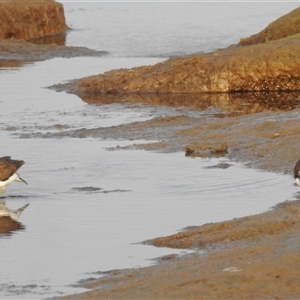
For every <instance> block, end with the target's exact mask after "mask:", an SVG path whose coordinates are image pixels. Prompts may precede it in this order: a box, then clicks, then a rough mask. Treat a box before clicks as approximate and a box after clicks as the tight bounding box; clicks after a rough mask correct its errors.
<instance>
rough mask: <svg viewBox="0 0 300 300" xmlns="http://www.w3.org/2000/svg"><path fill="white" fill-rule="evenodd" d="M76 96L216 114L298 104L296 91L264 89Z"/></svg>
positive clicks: (95, 101) (288, 107)
mask: <svg viewBox="0 0 300 300" xmlns="http://www.w3.org/2000/svg"><path fill="white" fill-rule="evenodd" d="M79 97H80V98H81V99H82V100H83V101H84V102H86V103H89V104H97V105H102V104H110V103H120V102H124V101H129V102H131V103H147V104H151V105H165V106H172V107H189V108H193V109H197V110H206V109H208V108H211V107H214V108H219V109H221V110H222V113H219V114H216V115H215V116H216V117H220V118H221V117H225V116H226V117H228V116H230V117H235V116H241V115H247V114H253V113H258V112H262V111H279V110H284V111H287V110H292V109H295V108H298V107H299V106H300V98H299V92H288V93H287V92H266V93H262V92H260V93H258V92H253V93H230V94H229V93H201V94H159V95H157V94H142V95H137V94H131V95H107V94H106V95H99V94H92V93H81V94H80V95H79Z"/></svg>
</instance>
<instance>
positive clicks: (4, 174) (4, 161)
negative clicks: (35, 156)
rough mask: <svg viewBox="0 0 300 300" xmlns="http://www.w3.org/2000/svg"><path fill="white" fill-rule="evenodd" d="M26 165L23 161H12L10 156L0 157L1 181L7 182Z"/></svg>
mask: <svg viewBox="0 0 300 300" xmlns="http://www.w3.org/2000/svg"><path fill="white" fill-rule="evenodd" d="M24 164H25V162H24V161H23V160H15V159H11V158H10V156H3V157H0V181H5V180H7V179H8V178H9V177H10V176H11V175H13V174H14V173H15V172H17V170H18V169H19V168H20V167H21V166H22V165H24Z"/></svg>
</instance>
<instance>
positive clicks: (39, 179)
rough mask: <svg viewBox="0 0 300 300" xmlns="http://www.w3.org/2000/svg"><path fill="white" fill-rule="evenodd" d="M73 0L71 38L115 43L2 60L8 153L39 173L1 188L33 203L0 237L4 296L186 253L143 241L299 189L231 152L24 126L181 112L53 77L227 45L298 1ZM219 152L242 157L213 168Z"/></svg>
mask: <svg viewBox="0 0 300 300" xmlns="http://www.w3.org/2000/svg"><path fill="white" fill-rule="evenodd" d="M64 6H65V11H66V19H67V22H68V24H69V25H70V27H72V28H73V30H72V31H70V33H69V34H68V36H67V44H68V45H80V46H86V47H90V48H93V49H98V50H105V51H109V52H110V53H109V54H108V55H106V56H102V57H99V58H88V57H84V58H82V57H81V58H74V59H62V58H60V59H52V60H49V61H44V62H38V63H32V64H27V65H26V66H24V67H23V68H20V69H18V68H14V69H2V70H0V82H1V91H2V97H1V99H0V105H1V110H0V138H1V155H11V156H13V157H14V158H17V159H24V160H25V161H26V164H25V165H24V166H23V167H22V169H21V171H20V174H21V176H22V177H23V178H24V179H25V180H26V181H28V183H29V186H26V185H22V184H19V183H13V184H12V185H10V186H9V187H8V189H7V193H6V194H5V195H0V197H1V201H3V200H4V201H6V203H7V206H8V207H9V208H10V209H15V208H18V207H20V206H22V205H24V204H25V203H30V206H29V207H28V208H27V209H26V210H25V211H24V212H23V214H22V215H21V217H20V222H21V223H22V224H23V226H24V227H25V228H24V229H23V230H19V231H14V232H11V233H10V234H6V235H0V245H1V247H0V257H1V273H0V298H1V299H28V298H30V299H34V298H36V299H39V298H46V297H50V296H55V295H60V294H61V293H70V292H79V291H81V289H78V288H74V287H71V286H70V285H71V284H73V283H75V282H76V281H77V280H79V279H82V278H85V277H90V276H92V275H91V274H90V273H91V272H96V271H106V270H110V269H116V268H129V267H138V266H146V265H149V264H151V263H152V261H151V260H150V259H151V258H154V257H158V256H161V255H165V254H170V253H181V252H180V251H176V250H173V249H161V248H159V249H158V248H154V247H150V246H143V245H139V244H135V243H138V242H141V241H143V240H146V239H149V238H152V237H157V236H163V235H167V234H172V233H174V232H176V230H180V229H181V228H183V227H186V226H189V225H200V224H204V223H207V222H217V221H222V220H225V219H231V218H234V217H240V216H244V215H249V214H255V213H259V212H262V211H265V210H267V209H269V208H270V207H271V206H273V205H275V204H276V203H278V202H282V201H284V200H287V199H292V198H293V195H294V194H295V193H296V192H297V191H298V190H297V187H295V186H294V185H293V180H292V177H291V176H288V175H280V174H273V173H269V172H261V171H256V170H251V169H247V168H245V167H244V166H242V165H240V164H236V163H232V162H230V161H228V160H227V159H226V158H223V159H192V158H186V157H185V156H184V153H183V152H180V153H174V154H161V153H153V152H146V151H122V150H120V151H108V150H107V148H109V147H115V146H117V145H120V146H124V145H127V144H132V143H134V142H135V141H126V140H119V141H114V140H101V139H71V138H63V139H53V138H52V139H35V138H29V139H22V138H20V136H21V135H22V133H36V132H52V131H58V130H59V126H57V125H58V124H60V125H61V124H63V125H68V126H70V127H71V128H83V127H85V128H93V127H99V126H105V127H107V126H113V125H119V124H123V123H130V122H135V121H142V120H147V119H151V118H153V117H155V116H158V115H168V114H169V115H174V114H182V113H183V112H182V111H180V112H178V111H176V109H174V108H166V107H162V108H159V107H151V106H148V105H140V106H139V105H135V106H130V105H129V104H125V103H124V104H112V105H103V106H92V105H87V104H85V103H83V102H82V101H81V100H80V99H79V98H78V97H76V96H74V95H70V94H66V93H56V92H54V91H52V90H49V89H47V88H46V87H47V86H50V85H52V84H55V83H59V82H64V81H66V80H71V79H74V78H80V77H84V76H88V75H92V74H98V73H102V72H105V71H107V70H110V69H115V68H128V67H133V66H139V65H147V64H154V63H156V62H158V61H162V60H164V59H166V58H167V57H168V56H171V55H177V54H188V53H193V52H201V51H203V52H206V51H210V50H213V49H216V48H220V47H225V46H228V45H229V44H231V43H236V42H238V40H239V39H240V38H241V37H244V36H247V35H250V34H252V33H255V32H257V31H259V30H261V29H262V28H263V27H264V26H266V25H267V24H268V23H270V22H271V21H272V20H274V19H275V18H277V17H278V16H280V15H282V14H284V13H287V12H289V11H290V10H291V9H293V8H295V7H297V4H296V3H251V4H250V3H240V4H239V3H227V4H223V3H155V4H154V3H94V2H88V3H85V2H64ZM194 113H195V114H197V112H194ZM202 114H203V112H202ZM200 115H201V114H200V112H199V117H200ZM139 142H141V141H139ZM220 161H222V162H228V163H231V164H232V166H231V167H230V168H228V169H207V168H206V167H208V166H213V165H216V164H217V163H219V162H220Z"/></svg>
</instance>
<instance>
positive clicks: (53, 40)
mask: <svg viewBox="0 0 300 300" xmlns="http://www.w3.org/2000/svg"><path fill="white" fill-rule="evenodd" d="M66 36H67V35H66V33H65V32H62V33H60V34H56V35H51V36H45V37H41V38H35V39H30V40H28V42H30V43H32V44H35V45H51V44H56V45H60V46H65V45H66Z"/></svg>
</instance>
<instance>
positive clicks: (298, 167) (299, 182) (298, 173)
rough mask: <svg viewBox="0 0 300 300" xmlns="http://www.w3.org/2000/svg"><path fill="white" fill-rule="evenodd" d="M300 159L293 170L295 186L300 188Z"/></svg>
mask: <svg viewBox="0 0 300 300" xmlns="http://www.w3.org/2000/svg"><path fill="white" fill-rule="evenodd" d="M299 176H300V159H299V160H298V161H297V163H296V166H295V168H294V178H295V180H296V184H297V185H299V186H300V178H299Z"/></svg>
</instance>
